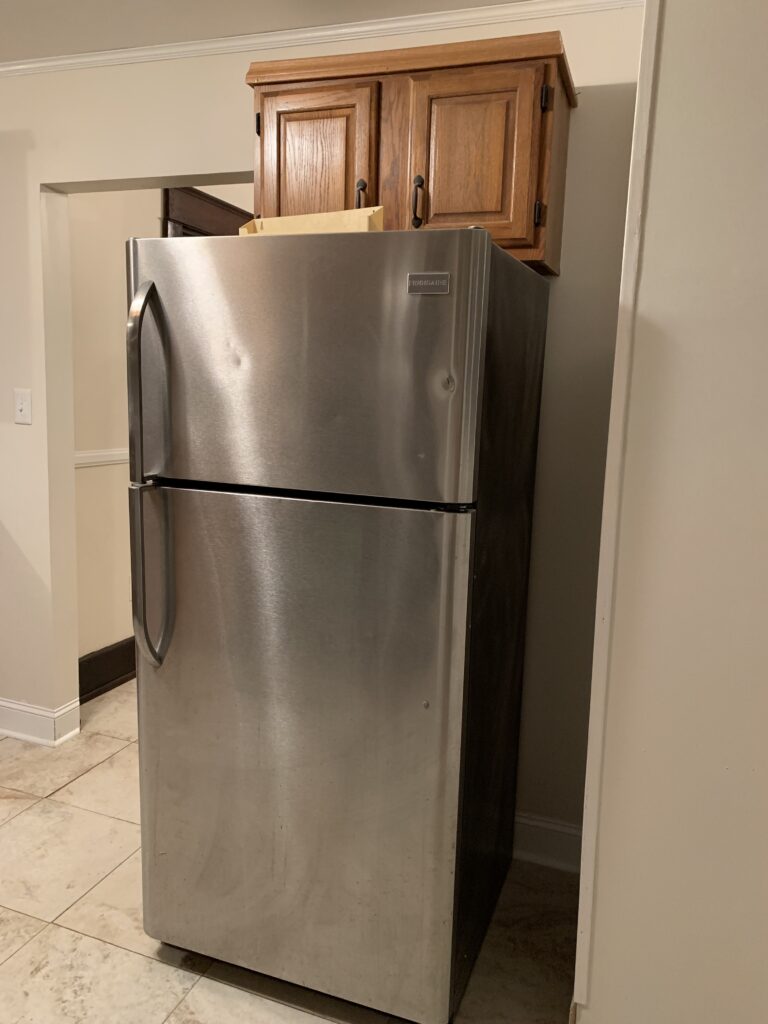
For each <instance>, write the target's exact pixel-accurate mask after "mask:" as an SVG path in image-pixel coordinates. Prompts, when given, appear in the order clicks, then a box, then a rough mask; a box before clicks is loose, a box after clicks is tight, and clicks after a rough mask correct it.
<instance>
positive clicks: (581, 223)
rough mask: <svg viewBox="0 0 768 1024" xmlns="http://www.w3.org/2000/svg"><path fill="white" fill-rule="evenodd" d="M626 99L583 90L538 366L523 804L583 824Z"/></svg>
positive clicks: (622, 90) (629, 106) (629, 99)
mask: <svg viewBox="0 0 768 1024" xmlns="http://www.w3.org/2000/svg"><path fill="white" fill-rule="evenodd" d="M634 106H635V85H634V83H628V84H619V85H610V86H594V87H591V88H585V89H582V90H581V91H580V92H579V106H578V107H577V109H576V110H574V111H573V114H572V118H571V133H570V145H569V152H568V172H567V183H566V205H565V225H564V235H563V250H562V269H561V276H560V277H559V278H558V279H557V280H553V282H552V291H551V297H550V307H549V328H548V334H547V353H546V360H545V365H544V385H543V393H542V410H541V425H540V434H539V456H538V466H537V479H536V497H535V507H534V525H533V547H532V555H531V581H530V591H529V611H528V632H527V648H526V667H525V685H524V691H523V718H522V735H521V749H520V766H519V783H518V810H519V811H520V812H523V813H526V814H531V815H537V816H540V817H543V818H549V819H553V820H554V821H558V822H565V823H568V824H572V825H578V826H580V825H581V817H582V804H583V796H584V770H585V763H586V750H587V726H588V719H589V692H590V682H591V672H592V643H593V636H594V618H595V592H596V587H597V563H598V554H599V545H600V520H601V512H602V501H603V476H604V470H605V451H606V442H607V436H608V414H609V409H610V399H611V381H612V374H613V353H614V346H615V342H616V320H617V314H618V297H619V282H620V277H621V254H622V247H623V242H624V215H625V208H626V200H627V183H628V177H629V158H630V150H631V144H632V123H633V118H634Z"/></svg>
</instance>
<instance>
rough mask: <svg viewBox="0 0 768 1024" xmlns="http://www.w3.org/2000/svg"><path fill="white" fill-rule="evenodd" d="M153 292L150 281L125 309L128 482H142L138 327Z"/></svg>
mask: <svg viewBox="0 0 768 1024" xmlns="http://www.w3.org/2000/svg"><path fill="white" fill-rule="evenodd" d="M154 290H155V282H154V281H145V282H144V283H143V284H142V285H140V286H139V288H138V290H137V291H136V294H135V295H134V296H133V299H132V300H131V305H130V307H129V309H128V323H127V325H126V328H125V347H126V352H127V355H128V460H129V462H130V466H131V480H133V481H134V482H135V483H143V482H144V408H143V404H142V399H141V327H142V324H143V323H144V314H145V313H146V311H147V306H148V305H149V300H150V299H151V297H152V293H153V292H154Z"/></svg>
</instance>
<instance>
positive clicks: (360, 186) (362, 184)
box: [355, 178, 368, 210]
mask: <svg viewBox="0 0 768 1024" xmlns="http://www.w3.org/2000/svg"><path fill="white" fill-rule="evenodd" d="M367 188H368V182H367V181H366V180H365V178H358V180H357V184H356V185H355V209H356V210H359V209H360V207H361V206H362V205H363V192H365V190H366V189H367Z"/></svg>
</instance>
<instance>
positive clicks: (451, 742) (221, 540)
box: [127, 229, 547, 1024]
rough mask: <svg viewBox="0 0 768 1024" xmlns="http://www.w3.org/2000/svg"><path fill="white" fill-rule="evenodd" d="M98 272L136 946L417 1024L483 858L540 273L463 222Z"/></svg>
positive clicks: (496, 835)
mask: <svg viewBox="0 0 768 1024" xmlns="http://www.w3.org/2000/svg"><path fill="white" fill-rule="evenodd" d="M128 278H129V293H130V295H129V299H130V312H129V319H128V337H127V347H128V368H129V405H130V461H131V474H132V476H131V479H132V481H133V482H132V483H131V488H130V503H131V505H130V507H131V540H132V570H133V601H134V622H135V630H136V639H137V644H138V688H139V749H140V764H141V806H142V810H141V816H142V853H143V877H144V926H145V928H146V930H147V932H148V933H149V934H150V935H152V936H154V937H155V938H157V939H160V940H162V941H163V942H167V943H171V944H173V945H176V946H181V947H184V948H187V949H190V950H195V951H197V952H199V953H203V954H207V955H209V956H212V957H217V958H219V959H221V960H225V961H229V962H231V963H234V964H240V965H242V966H244V967H248V968H251V969H252V970H255V971H260V972H263V973H264V974H267V975H272V976H274V977H277V978H282V979H286V980H288V981H290V982H294V983H297V984H299V985H303V986H308V987H310V988H313V989H318V990H320V991H322V992H326V993H330V994H331V995H333V996H337V997H339V998H342V999H346V1000H351V1001H353V1002H355V1003H360V1004H364V1005H366V1006H370V1007H375V1008H377V1009H379V1010H382V1011H386V1012H388V1013H391V1014H395V1015H397V1016H400V1017H405V1018H408V1019H411V1020H414V1021H418V1022H420V1024H445V1022H446V1021H448V1019H449V1017H450V1016H451V1014H452V1013H453V1011H454V1010H455V1008H456V1006H457V1004H458V1001H459V999H460V997H461V994H462V992H463V988H464V986H465V984H466V981H467V978H468V975H469V972H470V970H471V967H472V963H473V961H474V958H475V956H476V953H477V951H478V948H479V946H480V943H481V942H482V939H483V935H484V933H485V929H486V927H487V924H488V921H489V919H490V916H491V913H492V911H493V907H494V903H495V900H496V897H497V895H498V891H499V888H500V886H501V884H502V882H503V880H504V876H505V873H506V870H507V866H508V863H509V860H510V857H511V844H512V831H513V818H514V787H515V768H516V759H517V735H518V719H519V705H520V686H521V669H522V652H523V640H524V624H525V605H526V589H527V576H528V558H529V546H530V529H531V500H532V489H533V476H534V465H535V454H536V434H537V424H538V414H539V394H540V384H541V370H542V359H543V350H544V331H545V320H546V303H547V284H546V281H545V280H544V279H542V278H541V277H539V276H538V275H537V274H535V273H534V272H533V271H531V270H529V269H528V268H526V267H525V266H523V265H522V264H521V263H519V262H518V261H516V260H514V259H513V258H511V257H510V256H509V255H507V254H505V253H504V252H502V251H501V250H500V249H498V248H497V247H496V246H494V245H492V244H491V241H490V237H489V235H488V234H487V233H486V232H485V231H483V230H476V229H469V230H461V231H433V232H423V231H419V232H387V233H370V234H365V233H361V234H354V235H314V236H310V235H303V236H293V237H249V238H178V239H133V240H131V241H130V242H129V243H128Z"/></svg>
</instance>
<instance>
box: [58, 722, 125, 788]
mask: <svg viewBox="0 0 768 1024" xmlns="http://www.w3.org/2000/svg"><path fill="white" fill-rule="evenodd" d="M80 735H83V734H82V733H80ZM87 735H88V736H101V738H102V739H105V740H116V739H118V737H117V736H105V735H104V733H102V732H89V733H87ZM120 742H121V743H122V744H123V745H122V747H118V748H117V750H113V751H112V753H111V754H107V756H106V757H103V758H102V759H101V760H100V761H96V762H95V764H92V765H90V767H88V768H85V769H84V770H83V771H81V772H78V774H77V775H74V776H73V777H72V778H71V779H70V780H69V781H68V782H65V783H64V785H62V786H57V787H56V789H52V790H51V792H50V793H45V794H44V795H43V796H42V797H41V799H42V800H47V799H48V798H49V797H52V796H53V794H54V793H60V792H61V790H62V789H66V787H67V786H69V785H71V784H72V783H73V782H75V781H76V780H77V779H81V778H82V777H83V776H84V775H87V774H88V772H92V771H93V769H94V768H98V767H99V765H100V764H104V763H105V762H106V761H109V760H110V758H112V757H114V756H115V754H119V753H120V751H121V750H125V748H126V747H127V746H130V744H131V743H133V742H134V741H133V740H121V741H120ZM59 749H61V748H59Z"/></svg>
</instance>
